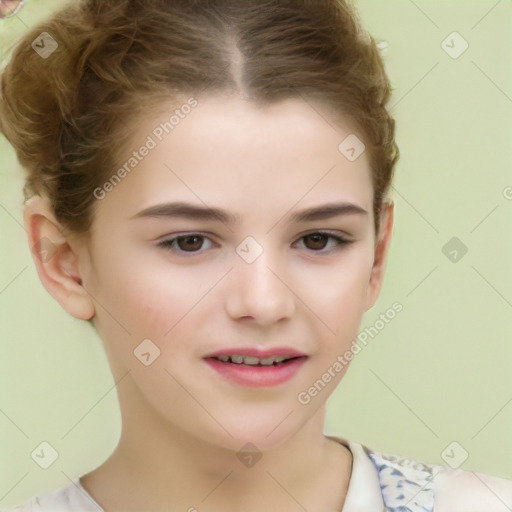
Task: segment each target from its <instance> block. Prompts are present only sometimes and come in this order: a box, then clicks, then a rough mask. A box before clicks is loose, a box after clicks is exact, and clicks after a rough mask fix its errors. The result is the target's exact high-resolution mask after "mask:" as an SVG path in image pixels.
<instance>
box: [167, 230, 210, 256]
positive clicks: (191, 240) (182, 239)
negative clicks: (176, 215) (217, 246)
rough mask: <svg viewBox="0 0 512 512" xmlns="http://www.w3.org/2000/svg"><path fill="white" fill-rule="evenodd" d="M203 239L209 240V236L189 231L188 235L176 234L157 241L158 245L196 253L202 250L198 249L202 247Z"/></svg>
mask: <svg viewBox="0 0 512 512" xmlns="http://www.w3.org/2000/svg"><path fill="white" fill-rule="evenodd" d="M204 240H209V238H207V237H205V236H203V235H200V234H199V233H190V234H188V235H182V236H176V237H174V238H168V239H167V240H162V241H161V242H159V243H158V247H162V248H164V249H167V250H170V251H175V252H178V253H191V254H197V253H199V252H202V251H199V249H200V248H201V247H202V245H203V241H204ZM176 247H177V249H176Z"/></svg>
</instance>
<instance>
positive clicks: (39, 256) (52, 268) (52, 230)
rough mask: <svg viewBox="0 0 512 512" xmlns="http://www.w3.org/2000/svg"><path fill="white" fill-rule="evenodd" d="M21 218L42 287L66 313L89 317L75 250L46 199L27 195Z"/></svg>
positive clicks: (90, 312)
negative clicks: (27, 198) (28, 197)
mask: <svg viewBox="0 0 512 512" xmlns="http://www.w3.org/2000/svg"><path fill="white" fill-rule="evenodd" d="M23 221H24V223H25V230H26V232H27V236H28V243H29V246H30V249H31V252H32V259H33V260H34V263H35V265H36V269H37V273H38V274H39V278H40V279H41V282H42V283H43V285H44V287H45V288H46V289H47V290H48V292H49V293H50V294H51V295H52V296H53V298H54V299H56V300H57V302H58V303H59V304H60V305H61V306H62V307H63V308H64V309H65V310H66V311H67V312H68V313H69V314H70V315H72V316H74V317H75V318H79V319H82V320H89V319H91V318H92V317H93V316H94V313H95V310H94V303H93V301H92V298H91V296H90V295H89V293H87V291H86V290H85V288H84V287H83V286H82V278H81V277H80V272H79V269H78V262H79V258H78V250H77V248H76V247H74V248H73V247H72V246H71V240H70V238H69V237H66V236H64V234H63V233H64V229H63V228H62V226H61V225H60V223H59V222H58V221H57V219H56V217H55V213H54V210H53V208H52V206H51V204H50V201H49V200H48V199H47V198H45V197H41V196H39V195H35V196H33V197H31V198H30V199H29V200H28V201H26V203H25V211H24V214H23ZM77 245H78V244H77Z"/></svg>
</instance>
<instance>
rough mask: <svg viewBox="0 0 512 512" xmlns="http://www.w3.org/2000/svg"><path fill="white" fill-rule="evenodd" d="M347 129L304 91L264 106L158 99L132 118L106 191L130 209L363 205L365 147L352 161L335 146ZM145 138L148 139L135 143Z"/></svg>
mask: <svg viewBox="0 0 512 512" xmlns="http://www.w3.org/2000/svg"><path fill="white" fill-rule="evenodd" d="M191 105H193V106H191ZM354 136H355V135H354V134H353V132H352V130H351V128H350V126H349V125H348V124H347V125H346V124H344V123H343V121H342V120H341V121H340V120H339V119H336V121H334V118H333V116H332V115H331V113H330V112H329V111H328V109H327V108H326V107H325V106H322V105H319V104H312V103H310V102H307V101H305V100H302V99H287V100H284V101H281V102H279V103H275V104H271V105H265V106H257V105H254V104H252V103H249V102H247V101H244V100H243V99H242V98H239V97H220V96H214V97H195V98H194V101H188V102H187V101H186V100H184V102H183V103H182V104H179V103H176V101H173V102H172V103H171V102H168V103H165V102H162V104H161V105H159V108H158V109H157V110H153V111H152V112H151V113H150V112H147V115H146V116H145V117H144V118H142V119H141V120H139V122H138V124H137V126H136V128H135V131H134V133H133V137H132V138H131V140H130V144H129V145H128V147H129V148H130V149H129V150H128V151H126V152H125V154H124V155H123V156H122V157H121V161H120V162H119V163H118V165H119V167H122V166H123V165H124V167H125V168H126V169H127V170H128V171H129V172H127V173H123V174H125V177H123V179H122V181H121V183H119V184H118V185H116V186H115V187H114V190H112V191H111V192H109V194H108V196H107V199H108V201H109V202H118V203H119V202H123V201H124V202H125V203H126V204H129V205H130V206H129V208H130V212H132V213H135V212H133V211H132V210H133V208H135V207H136V208H138V209H140V208H143V207H147V206H150V205H151V204H153V203H156V202H164V201H169V200H194V202H196V203H197V202H198V201H203V202H205V203H206V204H208V205H211V206H213V205H214V204H215V205H220V204H225V203H230V204H232V205H233V206H234V207H235V208H236V207H238V208H240V209H244V208H248V207H251V208H258V209H259V210H260V211H261V209H262V207H264V204H267V205H268V207H269V208H271V207H272V206H275V205H276V204H280V205H281V206H280V208H283V207H287V209H289V208H291V207H292V206H293V205H294V204H295V203H297V202H299V201H300V202H301V205H300V206H303V207H306V206H308V205H309V203H313V202H314V203H318V202H319V201H322V202H327V201H330V200H332V201H337V200H340V199H344V200H352V201H354V202H358V203H359V204H360V205H361V206H363V207H365V208H367V209H371V201H372V194H373V192H372V183H371V175H370V170H369V165H368V158H367V154H366V152H365V151H363V152H362V153H361V155H360V156H359V157H358V158H357V159H355V160H352V161H351V160H350V159H349V158H347V156H346V153H345V152H344V150H345V148H344V145H343V144H342V146H341V149H340V143H342V142H343V141H344V140H347V137H349V139H348V140H352V139H350V137H354ZM144 147H146V148H150V149H149V150H143V151H139V149H142V148H144ZM133 151H135V152H137V156H134V155H133ZM141 152H144V154H145V155H144V156H141V154H140V153H141ZM129 160H130V162H129ZM127 162H129V163H128V165H126V164H127ZM131 164H134V165H133V166H132V165H131ZM105 205H106V201H105ZM132 205H133V208H132ZM103 206H104V205H102V207H103Z"/></svg>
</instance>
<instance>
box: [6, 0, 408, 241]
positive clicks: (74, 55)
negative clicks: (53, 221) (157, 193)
mask: <svg viewBox="0 0 512 512" xmlns="http://www.w3.org/2000/svg"><path fill="white" fill-rule="evenodd" d="M42 32H47V33H48V34H49V35H50V36H51V38H53V39H54V40H55V42H56V43H57V45H58V47H57V48H56V49H55V51H53V53H51V54H50V55H47V56H46V57H45V58H43V57H42V56H41V55H40V54H39V53H38V52H36V51H35V48H34V47H33V42H34V41H35V40H36V39H37V38H38V37H39V36H40V34H41V33H42ZM45 37H47V36H45ZM47 42H48V40H47ZM50 42H51V40H50ZM41 44H43V43H41ZM52 44H53V45H54V46H55V43H52ZM201 92H207V93H229V92H233V93H239V94H240V95H242V96H244V97H246V98H247V99H248V100H249V101H251V102H253V103H254V104H265V103H272V102H277V101H279V100H281V99H287V98H293V97H298V98H300V97H302V98H311V99H313V100H318V101H321V102H324V103H325V104H327V105H329V107H330V109H331V110H332V111H333V112H335V113H336V115H341V116H344V119H349V120H350V121H351V122H352V126H355V127H356V130H357V133H358V134H360V136H361V137H362V139H363V141H364V143H365V145H366V148H367V151H369V159H370V165H371V173H372V182H373V188H374V191H373V193H374V201H373V210H374V216H375V231H376V233H378V232H379V215H380V212H381V207H382V204H383V201H385V200H386V195H387V193H388V190H389V187H390V184H391V181H392V177H393V170H394V167H395V164H396V161H397V160H398V156H399V151H398V147H397V145H396V143H395V140H394V131H395V123H394V120H393V119H392V118H391V116H390V115H389V113H388V111H387V109H386V104H387V102H388V100H389V98H390V96H391V87H390V83H389V80H388V78H387V76H386V72H385V69H384V65H383V62H382V59H381V56H380V54H379V51H378V48H377V46H376V43H375V40H374V39H373V38H372V37H371V36H370V35H369V34H368V33H367V32H366V31H365V30H364V29H363V28H362V26H361V23H360V21H359V16H358V14H357V11H356V10H355V8H354V7H353V6H352V5H351V4H350V3H348V1H343V0H82V1H79V2H76V3H73V4H70V5H69V6H66V7H64V8H63V9H61V10H60V11H58V12H57V13H56V14H54V15H53V16H52V17H51V18H50V19H49V20H48V21H46V22H44V23H42V24H40V25H39V26H37V27H36V28H33V29H32V30H30V32H29V33H28V34H26V35H25V37H24V38H23V39H22V40H21V41H20V42H19V43H18V45H17V46H16V48H15V50H14V53H13V56H12V58H11V60H10V62H9V64H8V65H7V66H6V68H5V70H4V72H3V73H2V76H1V102H0V130H1V131H2V132H3V133H4V134H5V136H6V137H7V139H8V140H9V141H10V143H11V144H12V145H13V146H14V148H15V149H16V152H17V155H18V159H19V161H20V163H21V164H22V166H23V167H24V168H25V169H26V170H27V171H28V176H27V180H26V184H25V188H24V194H25V199H27V198H28V197H30V196H31V195H33V194H40V195H44V196H46V197H48V199H49V200H50V202H51V204H52V206H53V208H54V211H55V214H56V216H57V218H58V219H59V221H60V222H61V223H62V225H63V226H64V228H65V229H69V230H70V231H72V232H75V233H87V232H88V231H89V229H90V227H91V225H92V220H93V212H94V203H95V201H97V199H96V198H95V196H94V195H93V190H94V189H96V188H97V187H98V186H101V184H102V183H104V182H105V181H106V180H107V179H108V177H109V176H110V175H111V174H112V169H113V168H115V165H116V158H117V153H118V152H119V151H120V148H121V146H122V144H123V141H126V140H127V139H128V138H129V134H130V125H132V126H133V121H134V120H135V119H136V118H137V116H138V115H143V113H144V110H145V109H146V108H148V107H150V106H151V105H157V104H158V102H161V101H162V100H164V98H165V99H166V100H167V101H168V100H169V98H170V97H171V98H180V97H185V96H186V95H192V94H195V95H197V94H199V93H201ZM340 142H341V141H340Z"/></svg>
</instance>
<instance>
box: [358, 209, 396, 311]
mask: <svg viewBox="0 0 512 512" xmlns="http://www.w3.org/2000/svg"><path fill="white" fill-rule="evenodd" d="M394 210H395V205H394V203H393V202H392V201H390V202H387V203H384V205H383V207H382V212H381V218H380V233H379V238H378V239H377V241H376V244H375V257H374V261H373V267H372V271H371V274H370V281H369V283H368V290H367V294H366V307H365V311H368V310H369V309H370V308H372V307H373V305H374V304H375V302H377V299H378V298H379V294H380V290H381V288H382V283H383V281H384V273H385V270H386V261H387V255H388V250H389V245H390V242H391V235H392V232H393V218H394Z"/></svg>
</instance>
